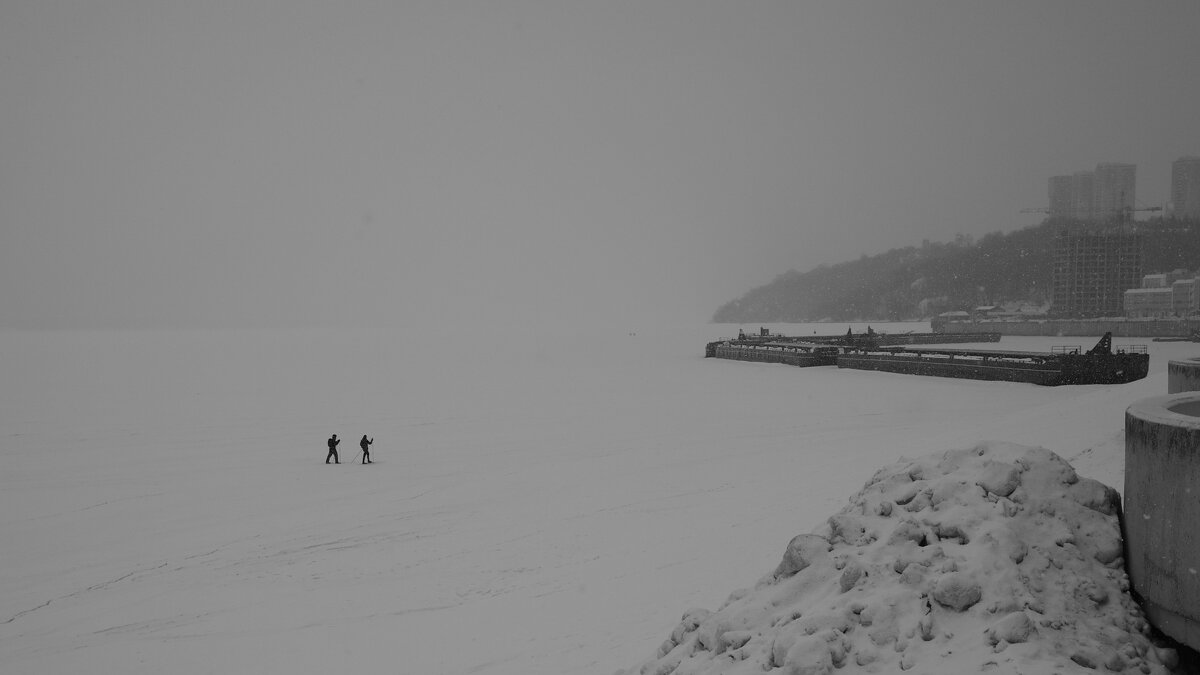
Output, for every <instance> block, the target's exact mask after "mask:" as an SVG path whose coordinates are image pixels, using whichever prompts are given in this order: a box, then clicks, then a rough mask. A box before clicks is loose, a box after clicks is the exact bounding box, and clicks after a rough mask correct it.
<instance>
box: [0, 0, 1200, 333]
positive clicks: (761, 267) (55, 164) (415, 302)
mask: <svg viewBox="0 0 1200 675" xmlns="http://www.w3.org/2000/svg"><path fill="white" fill-rule="evenodd" d="M1198 64H1200V3H1198V2H1195V1H1194V0H1183V1H1181V2H1173V3H1169V2H1144V3H1143V2H1139V3H1133V2H1123V1H1122V2H1094V1H1080V2H1043V1H1041V0H1039V1H1037V2H994V1H986V2H961V1H955V2H937V3H935V2H891V1H880V2H847V1H841V0H839V1H831V2H822V3H811V2H794V1H792V2H769V1H762V2H733V1H728V2H720V3H716V2H700V1H696V0H686V1H678V2H676V1H661V2H646V1H644V0H635V1H631V2H619V1H613V0H595V1H591V2H569V1H565V0H547V1H544V2H524V1H507V0H486V1H479V2H446V1H444V0H435V1H432V2H413V1H404V0H379V1H378V2H357V1H353V0H350V1H346V0H343V1H339V2H330V1H328V0H323V1H321V2H315V1H307V0H279V1H274V0H263V1H254V0H228V1H203V0H200V1H197V0H187V1H173V0H148V1H144V2H143V1H124V0H106V1H105V2H92V1H89V0H78V1H75V0H63V1H51V0H48V1H46V2H40V1H39V2H33V1H30V2H22V1H20V0H16V1H5V2H0V326H10V327H11V326H21V327H27V326H28V327H89V326H92V327H94V326H134V327H141V326H235V325H265V324H287V325H290V324H295V323H322V322H330V323H336V324H344V323H348V322H356V321H368V320H377V321H385V322H392V321H398V322H401V323H411V324H412V325H413V326H414V327H425V328H430V329H433V328H436V324H437V323H438V322H461V323H463V324H466V323H468V322H471V321H474V320H476V319H478V318H484V319H488V318H495V317H497V316H505V315H508V316H513V317H517V318H519V319H521V320H523V321H530V322H534V323H536V322H550V321H575V320H582V319H583V318H584V317H587V318H591V319H596V318H603V319H606V320H610V321H612V322H614V323H617V324H620V322H622V321H627V322H629V323H630V325H631V327H633V324H634V323H636V322H638V321H644V320H646V317H649V316H652V315H653V313H655V312H658V313H661V315H662V316H663V317H664V318H689V319H696V320H707V319H708V317H710V316H711V314H712V312H713V311H714V310H715V309H716V308H717V306H718V305H720V304H721V303H723V302H725V301H727V300H730V299H733V298H734V297H737V296H739V295H741V294H742V293H743V292H745V291H747V290H749V288H751V287H752V286H757V285H761V284H764V283H767V282H769V281H770V280H771V279H772V278H774V277H775V276H776V275H778V274H780V273H783V272H785V271H787V270H789V269H797V270H801V271H803V270H807V269H810V268H812V267H814V266H816V265H818V264H821V263H836V262H841V261H843V260H846V259H851V258H856V257H858V256H859V255H861V254H875V253H880V252H883V251H885V250H887V249H889V248H894V247H897V246H905V245H910V244H920V242H921V240H922V239H930V240H934V241H946V240H949V239H952V238H953V237H954V235H955V234H956V233H960V232H961V233H964V234H973V235H979V234H983V233H986V232H991V231H996V230H1004V231H1008V230H1013V229H1016V228H1018V227H1021V226H1024V225H1028V224H1031V223H1034V222H1037V220H1038V218H1037V217H1036V216H1028V215H1021V214H1019V213H1018V212H1019V210H1020V209H1021V208H1023V207H1037V206H1045V205H1046V201H1047V197H1046V180H1047V178H1048V177H1049V176H1051V175H1054V174H1060V173H1070V172H1072V171H1076V170H1083V169H1090V168H1092V167H1094V165H1095V164H1096V163H1097V162H1103V161H1123V162H1133V163H1136V164H1137V165H1138V201H1139V202H1141V203H1142V204H1145V205H1159V204H1162V203H1163V202H1165V201H1166V200H1167V197H1168V194H1169V188H1168V179H1169V176H1170V163H1171V162H1172V161H1173V160H1174V159H1176V158H1178V157H1180V156H1183V155H1187V154H1200V86H1197V83H1198V82H1200V65H1198ZM431 324H434V325H431Z"/></svg>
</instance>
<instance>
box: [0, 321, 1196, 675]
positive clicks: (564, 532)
mask: <svg viewBox="0 0 1200 675" xmlns="http://www.w3.org/2000/svg"><path fill="white" fill-rule="evenodd" d="M873 325H874V327H875V328H876V329H877V330H885V331H892V332H895V331H902V330H927V329H928V326H927V325H921V324H892V325H886V324H873ZM769 327H770V328H772V329H773V330H775V331H777V332H782V333H785V334H792V335H801V334H811V333H812V332H813V331H814V330H815V331H818V332H821V333H823V334H832V333H841V332H844V331H845V329H846V324H828V325H825V326H813V325H774V324H773V325H770V326H769ZM865 327H866V326H865V325H855V326H854V328H855V330H856V331H859V330H865ZM737 328H738V326H720V325H690V326H688V325H685V326H660V325H646V324H637V325H632V324H631V325H628V326H614V325H594V326H571V327H541V326H525V327H520V328H515V327H511V326H510V327H497V326H470V327H454V328H453V329H437V328H436V327H413V328H411V329H406V330H366V329H347V330H341V331H338V330H318V329H312V330H290V331H213V332H205V331H186V332H174V331H130V332H121V331H108V332H20V331H16V332H0V382H2V383H3V384H0V459H2V460H3V471H2V472H0V542H3V547H2V548H0V671H3V672H5V673H51V672H54V673H69V672H95V673H108V672H113V673H117V672H119V673H163V672H171V673H208V672H222V673H242V672H287V673H318V672H321V673H324V672H339V671H348V672H389V673H485V674H500V673H521V674H566V673H596V674H603V675H610V674H611V673H614V672H615V671H617V670H620V669H624V668H629V667H631V666H632V665H633V664H638V663H642V662H645V661H647V660H648V659H653V658H655V655H656V654H657V652H658V650H659V648H660V646H661V645H662V643H663V640H664V638H665V637H667V636H668V635H670V634H671V633H672V629H673V628H674V627H676V626H677V625H678V624H679V623H680V617H681V614H682V613H683V612H684V611H685V610H687V609H688V608H691V607H710V608H718V607H720V606H721V605H722V604H723V603H724V602H725V600H726V599H727V598H728V597H729V592H730V590H731V589H735V588H746V587H752V586H754V585H755V584H756V582H758V581H760V580H761V579H762V578H763V576H764V574H769V573H771V572H772V570H775V569H776V568H777V566H778V565H779V563H780V554H781V552H782V551H783V550H784V548H785V546H786V545H787V544H788V542H789V541H791V540H792V538H793V537H795V536H796V535H798V534H804V533H810V532H816V531H818V530H819V528H821V527H825V526H826V525H823V524H825V523H827V521H828V519H829V517H830V516H831V515H832V514H836V513H838V512H839V511H840V510H841V509H843V508H844V507H846V505H847V500H848V499H851V498H853V497H854V496H855V495H856V494H857V493H858V492H859V491H860V490H862V489H863V486H864V484H865V483H867V481H869V480H870V479H871V478H872V476H874V475H876V472H877V471H879V470H880V469H881V467H890V466H896V465H897V463H898V462H902V461H928V460H927V459H925V460H903V458H906V457H907V458H927V457H929V456H940V455H941V454H942V453H945V451H947V450H962V449H972V448H977V447H983V448H1011V447H1012V446H1009V445H1007V444H1008V443H1011V444H1018V445H1024V446H1040V447H1044V448H1047V449H1049V450H1051V451H1053V452H1055V453H1057V454H1058V455H1060V456H1061V457H1063V458H1065V459H1066V460H1067V461H1069V462H1070V463H1071V464H1072V465H1073V467H1074V468H1075V470H1076V471H1077V472H1078V474H1079V475H1081V476H1084V477H1088V478H1092V479H1096V480H1098V481H1100V482H1102V483H1105V484H1107V485H1110V486H1112V487H1114V488H1116V489H1118V490H1120V489H1121V487H1122V484H1123V465H1124V441H1123V437H1122V435H1123V428H1124V419H1123V413H1124V410H1125V408H1126V407H1127V406H1128V405H1129V404H1131V403H1132V402H1134V401H1136V400H1138V399H1140V398H1144V397H1146V396H1151V395H1158V394H1162V393H1165V392H1166V364H1167V361H1168V360H1170V359H1174V358H1187V357H1193V356H1197V355H1200V354H1198V352H1200V349H1198V348H1197V346H1196V345H1194V344H1190V343H1150V342H1149V341H1148V340H1143V339H1118V340H1116V342H1117V344H1118V345H1122V344H1148V345H1149V346H1150V352H1151V355H1152V356H1151V374H1150V376H1149V377H1148V378H1146V379H1145V380H1142V381H1139V382H1135V383H1130V384H1125V385H1114V386H1107V385H1093V386H1072V387H1056V388H1043V387H1037V386H1034V385H1026V384H1017V383H1000V382H979V381H972V380H953V379H942V378H928V377H916V376H907V375H898V374H890V373H871V372H863V371H848V370H838V369H836V368H809V369H799V368H794V367H790V366H783V365H775V364H753V363H741V362H733V361H723V360H717V359H705V358H703V353H704V352H703V350H704V344H705V342H708V341H711V340H715V339H717V338H719V337H722V336H728V335H733V334H736V332H737ZM745 328H746V329H747V330H748V331H749V330H754V329H756V328H757V326H745ZM1094 341H1095V340H1094V339H1090V338H1014V337H1006V338H1004V339H1003V340H1002V342H1001V343H999V344H996V345H990V346H991V347H993V348H997V349H1007V350H1013V349H1036V350H1048V349H1049V348H1050V347H1051V346H1053V345H1060V344H1079V345H1082V346H1085V347H1086V346H1090V344H1091V343H1093V342H1094ZM332 433H337V434H338V435H339V437H341V438H343V439H344V442H343V444H342V446H341V456H342V462H343V463H342V464H341V465H338V466H333V465H329V466H327V465H325V464H324V463H323V460H324V457H325V451H326V450H325V439H326V438H327V437H328V436H329V435H330V434H332ZM364 433H365V434H368V435H370V436H373V437H374V438H375V441H376V443H375V445H374V446H373V448H372V454H373V455H374V458H375V460H376V463H375V464H373V465H370V466H362V465H361V464H355V463H353V461H352V460H353V458H354V455H355V454H356V452H357V440H358V438H359V437H360V436H361V435H362V434H364ZM1001 442H1003V443H1001ZM1024 451H1025V450H1021V452H1024ZM1006 452H1007V451H1006ZM1012 452H1016V450H1012ZM931 453H933V455H931ZM851 503H853V502H851ZM938 570H939V572H940V571H942V568H940V567H939V568H938ZM839 574H840V572H839ZM797 576H799V575H797ZM852 590H853V589H852ZM1014 611H1015V610H1014ZM963 616H972V615H971V613H970V611H967V612H965V613H963ZM976 627H977V626H976V625H975V624H973V623H972V624H970V625H969V626H967V627H966V628H965V630H971V631H974V630H975V628H976ZM938 629H939V630H941V631H946V632H951V633H953V632H956V628H955V627H954V626H953V617H951V618H950V619H947V620H945V621H942V622H941V623H939V626H938ZM1018 647H1020V645H1013V646H1011V647H1009V649H1017V648H1018ZM1006 651H1007V650H1006ZM1014 653H1018V652H1014Z"/></svg>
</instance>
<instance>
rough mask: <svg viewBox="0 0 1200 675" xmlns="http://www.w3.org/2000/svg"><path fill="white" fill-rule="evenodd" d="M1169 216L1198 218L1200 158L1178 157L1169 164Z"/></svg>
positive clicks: (1199, 204) (1199, 207) (1199, 211)
mask: <svg viewBox="0 0 1200 675" xmlns="http://www.w3.org/2000/svg"><path fill="white" fill-rule="evenodd" d="M1170 208H1171V215H1173V216H1175V217H1176V218H1200V157H1180V158H1179V159H1177V160H1175V161H1174V162H1173V163H1172V164H1171V204H1170Z"/></svg>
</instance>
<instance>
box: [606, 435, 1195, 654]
mask: <svg viewBox="0 0 1200 675" xmlns="http://www.w3.org/2000/svg"><path fill="white" fill-rule="evenodd" d="M1119 506H1120V496H1119V495H1118V494H1117V492H1116V491H1115V490H1113V489H1112V488H1110V487H1107V486H1105V485H1103V484H1101V483H1098V482H1096V481H1094V480H1091V479H1087V478H1080V477H1079V476H1078V475H1076V473H1075V470H1074V469H1073V468H1072V467H1071V465H1070V464H1068V463H1067V462H1066V461H1065V460H1063V459H1062V458H1061V457H1059V456H1058V455H1056V454H1054V453H1052V452H1050V451H1049V450H1046V449H1043V448H1029V447H1024V446H1017V445H1011V444H1003V443H984V444H981V445H979V446H977V447H974V448H969V449H965V450H954V451H950V452H945V453H939V454H935V455H930V456H928V457H925V458H922V459H918V460H915V461H907V460H904V461H901V462H899V463H897V464H894V465H892V466H889V467H886V468H884V469H881V470H880V471H878V472H877V473H876V474H875V476H874V477H872V478H871V480H870V481H869V482H868V483H867V484H866V486H865V487H864V488H863V489H862V490H861V491H860V492H859V493H858V494H856V495H854V496H853V497H852V498H851V500H850V504H849V505H848V506H847V507H846V508H844V509H842V510H841V511H840V512H839V513H837V514H836V515H834V516H832V517H831V518H829V520H828V521H827V522H826V523H825V525H823V526H822V527H821V528H818V530H817V532H815V533H813V534H802V535H799V536H797V537H795V538H794V539H792V540H791V541H790V542H789V543H788V545H787V548H786V550H785V551H784V555H783V559H782V560H781V561H780V563H779V566H778V567H777V568H776V569H775V570H774V571H773V572H772V573H770V574H768V575H766V576H765V577H763V579H761V580H760V581H759V582H758V584H757V585H755V587H754V588H753V589H743V590H739V591H735V592H734V593H733V594H732V595H731V596H730V597H729V599H728V600H727V601H726V602H725V604H724V606H722V607H721V608H720V609H719V610H718V611H716V612H708V611H706V610H703V609H692V610H689V611H687V612H686V613H684V615H683V620H682V621H681V622H680V624H679V625H678V626H676V628H675V630H674V631H672V632H671V635H670V637H669V638H667V640H666V641H665V642H664V643H663V644H662V646H661V647H660V648H659V650H658V655H657V656H656V657H655V658H653V659H650V660H649V661H647V662H645V663H644V664H642V665H641V666H640V667H636V668H634V669H632V670H628V671H618V672H619V673H627V674H628V675H633V674H634V673H638V674H640V675H668V674H674V675H697V674H701V673H724V674H734V673H763V672H767V671H770V672H782V673H788V674H789V675H791V674H796V675H800V674H805V675H807V674H818V673H830V672H833V671H834V670H838V671H839V672H865V673H891V672H899V671H908V670H913V669H915V671H914V672H919V673H954V674H959V673H970V672H994V673H1050V672H1057V673H1083V672H1089V671H1092V670H1100V671H1102V672H1103V671H1108V672H1117V673H1145V674H1150V673H1165V672H1169V669H1170V668H1173V667H1175V665H1176V664H1177V656H1176V654H1175V652H1174V651H1173V650H1171V649H1170V648H1166V647H1159V646H1156V645H1155V644H1154V643H1153V642H1152V641H1151V640H1150V639H1149V637H1148V634H1149V626H1148V624H1147V623H1146V621H1145V620H1144V618H1143V616H1142V613H1141V610H1140V609H1139V608H1138V606H1137V604H1136V603H1135V602H1134V601H1133V599H1132V598H1131V597H1130V595H1129V592H1128V591H1129V585H1128V580H1127V577H1126V575H1125V572H1124V561H1123V559H1122V548H1121V532H1120V526H1119V523H1118V511H1119Z"/></svg>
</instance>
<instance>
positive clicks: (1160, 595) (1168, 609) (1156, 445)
mask: <svg viewBox="0 0 1200 675" xmlns="http://www.w3.org/2000/svg"><path fill="white" fill-rule="evenodd" d="M1124 525H1125V550H1126V551H1127V554H1128V560H1127V561H1126V567H1127V569H1128V571H1129V581H1130V584H1131V585H1132V587H1133V591H1134V592H1135V593H1136V594H1137V595H1138V596H1139V597H1140V598H1141V600H1142V607H1143V609H1144V610H1145V611H1146V616H1147V618H1148V619H1150V622H1151V623H1153V624H1154V625H1155V626H1156V627H1157V628H1158V629H1159V630H1161V631H1162V632H1164V633H1166V634H1167V635H1170V636H1171V637H1173V638H1175V639H1176V640H1178V641H1180V642H1182V643H1184V644H1186V645H1188V646H1189V647H1191V648H1193V649H1200V537H1197V536H1196V534H1197V529H1198V528H1200V392H1188V393H1182V394H1174V395H1169V396H1156V397H1154V398H1148V399H1143V400H1141V401H1138V402H1137V403H1134V404H1133V405H1131V406H1129V408H1128V409H1127V410H1126V411H1125V506H1124Z"/></svg>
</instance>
